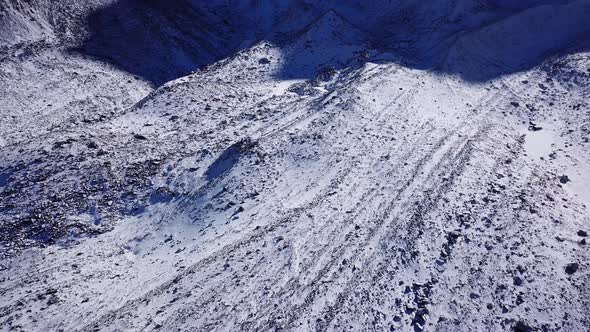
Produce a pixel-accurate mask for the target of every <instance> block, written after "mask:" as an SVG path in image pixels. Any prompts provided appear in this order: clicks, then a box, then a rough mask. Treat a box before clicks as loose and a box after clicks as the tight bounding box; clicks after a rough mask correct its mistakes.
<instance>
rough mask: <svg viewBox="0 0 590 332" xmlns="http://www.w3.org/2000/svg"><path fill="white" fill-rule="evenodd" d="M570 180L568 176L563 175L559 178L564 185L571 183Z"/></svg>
mask: <svg viewBox="0 0 590 332" xmlns="http://www.w3.org/2000/svg"><path fill="white" fill-rule="evenodd" d="M570 181H571V180H570V178H569V177H568V176H567V175H562V176H560V177H559V182H560V183H562V184H566V183H568V182H570Z"/></svg>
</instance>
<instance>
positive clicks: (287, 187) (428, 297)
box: [0, 0, 590, 331]
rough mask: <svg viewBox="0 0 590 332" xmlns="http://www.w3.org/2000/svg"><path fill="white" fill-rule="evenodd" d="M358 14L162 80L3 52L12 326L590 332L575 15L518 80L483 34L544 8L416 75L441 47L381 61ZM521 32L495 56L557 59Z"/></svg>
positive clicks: (41, 47)
mask: <svg viewBox="0 0 590 332" xmlns="http://www.w3.org/2000/svg"><path fill="white" fill-rule="evenodd" d="M465 2H466V1H464V2H456V3H455V5H456V6H455V7H454V9H453V10H454V11H455V12H456V17H459V18H460V17H462V16H461V13H462V12H461V10H462V9H461V7H460V6H459V4H461V3H465ZM533 2H534V1H533ZM533 2H531V3H533ZM14 3H18V1H16V0H14ZM97 3H98V2H97ZM573 3H574V4H573V5H572V4H565V5H561V4H559V5H553V7H551V8H550V9H551V10H549V12H551V13H556V14H554V15H555V17H557V18H560V17H561V16H559V15H560V14H559V13H565V14H569V13H573V12H572V10H574V9H578V10H579V9H583V8H585V7H584V6H585V4H584V2H581V1H579V2H573ZM576 5H578V6H580V7H575V6H576ZM531 6H532V4H531ZM568 6H569V7H568ZM279 7H280V6H279ZM445 8H446V7H445ZM470 8H471V7H470ZM475 8H479V7H475ZM279 9H280V8H279ZM472 9H473V8H471V9H470V10H472ZM240 10H245V9H244V8H240ZM281 10H282V9H281ZM348 10H351V9H350V8H348V7H343V8H339V9H338V10H332V11H327V12H325V13H323V14H321V15H318V17H317V19H314V20H313V21H312V22H309V23H308V24H301V23H297V24H295V23H294V25H296V26H297V27H298V28H297V29H299V26H303V28H301V29H302V30H297V31H299V32H298V33H293V34H289V35H288V38H287V37H285V38H284V39H285V40H283V39H281V40H278V39H277V38H268V39H269V40H266V41H259V42H258V41H254V42H253V43H252V45H249V46H247V47H241V50H240V51H238V52H237V53H235V54H234V55H231V56H228V57H224V58H223V59H221V60H219V61H216V62H213V63H211V64H209V65H207V66H201V67H200V70H197V71H195V72H194V73H192V74H190V75H187V76H182V77H179V78H177V79H175V80H172V81H170V82H168V83H165V84H163V85H158V84H157V83H156V82H157V79H156V78H154V77H156V76H150V77H146V76H142V75H140V74H141V73H142V72H143V71H136V72H130V71H129V70H128V68H126V67H125V66H122V65H121V62H116V63H115V64H113V62H109V61H106V60H105V59H104V58H100V57H99V58H97V57H95V56H94V55H92V56H91V55H88V54H82V53H76V52H71V49H72V47H71V44H69V43H68V42H65V41H64V40H65V39H63V38H61V37H43V38H45V39H43V40H44V42H40V41H35V42H33V41H28V42H27V41H25V42H22V41H19V44H15V45H11V46H6V47H5V48H4V49H3V51H2V54H1V57H2V58H1V59H2V60H1V62H0V78H2V80H3V81H4V82H7V83H9V84H2V85H1V86H0V95H1V96H2V98H3V100H5V101H7V102H6V103H3V105H4V106H3V109H1V110H0V111H1V114H2V116H3V121H2V122H1V123H0V149H1V153H2V156H3V158H0V234H1V238H0V246H1V248H2V250H1V254H2V260H0V299H1V300H0V326H1V328H0V329H2V330H7V331H8V330H14V331H40V330H44V331H45V330H47V331H103V330H104V331H127V330H129V331H148V330H160V331H185V330H191V331H194V330H196V331H212V330H215V331H235V330H240V331H261V330H264V331H266V330H289V331H291V330H297V331H310V330H316V331H318V330H321V331H326V330H329V331H364V330H375V331H383V330H389V331H398V330H399V331H474V330H488V331H506V330H513V331H586V330H590V318H589V317H590V288H589V287H588V285H589V284H590V272H589V271H590V270H589V269H590V263H589V260H588V258H589V257H590V254H589V251H588V248H590V247H589V246H590V245H589V244H588V243H587V241H590V238H588V233H589V232H590V189H589V188H590V149H589V146H590V141H589V138H590V104H589V102H588V101H589V100H590V99H589V96H590V53H589V52H588V51H587V49H588V48H587V47H585V46H586V45H587V44H586V43H587V41H586V40H585V39H579V36H578V34H576V33H574V32H580V31H578V30H576V29H575V28H573V27H575V24H574V23H572V26H570V27H569V28H563V30H562V31H563V33H557V35H559V36H557V37H556V36H554V35H552V36H553V37H554V38H555V40H553V39H551V38H548V40H549V41H547V45H549V46H551V47H553V46H555V45H558V44H559V45H561V43H565V42H563V41H562V39H559V38H564V40H566V41H570V42H571V40H575V41H576V44H575V45H570V44H567V45H569V46H568V48H564V49H563V51H562V52H558V53H551V55H550V56H549V55H548V56H544V57H542V58H536V59H537V60H535V61H533V63H532V64H528V63H527V66H521V67H518V68H519V70H514V68H512V67H510V66H509V65H508V62H507V61H508V60H507V58H505V57H504V56H505V54H504V53H503V52H498V53H494V52H491V53H490V52H488V51H486V50H487V49H489V48H490V46H489V45H490V44H489V41H490V40H493V39H494V37H495V36H498V34H499V33H500V32H503V31H506V29H507V27H510V26H512V25H511V23H510V22H525V23H523V24H525V26H528V25H527V24H530V22H537V21H542V18H544V19H545V20H547V17H546V16H543V15H545V13H546V12H548V9H547V6H543V5H541V4H538V6H532V7H531V8H528V9H526V8H525V9H523V8H519V9H518V10H519V11H518V14H514V13H512V12H511V13H512V14H511V15H512V16H511V15H508V14H507V13H506V12H504V11H501V14H494V15H496V16H494V18H495V19H498V20H499V21H493V22H494V23H493V24H490V25H486V26H485V27H480V28H478V29H473V31H475V32H470V33H465V32H462V33H461V35H455V34H453V35H452V36H454V38H455V37H456V42H455V43H452V44H446V43H447V42H448V40H447V39H445V42H443V43H441V44H440V45H439V46H440V47H442V48H444V49H445V50H447V53H445V56H438V57H436V58H441V59H442V60H443V62H440V63H436V65H434V64H433V63H431V64H432V66H430V67H428V68H426V67H425V66H424V63H423V62H421V63H412V62H411V61H410V60H408V59H411V58H408V56H407V55H408V54H416V53H412V52H413V51H415V50H414V49H413V48H412V47H418V46H420V45H421V43H428V42H430V41H428V38H426V39H416V40H414V41H413V42H412V44H411V45H405V44H404V43H403V41H400V40H398V41H397V42H396V43H395V45H396V46H397V47H398V48H400V49H402V51H403V52H402V51H400V50H399V49H383V48H382V47H380V46H379V45H377V44H375V43H374V42H372V41H370V40H369V39H368V38H366V33H367V32H366V31H364V29H362V28H361V27H359V25H358V24H356V23H355V21H354V18H350V17H349V16H347V14H346V13H347V11H348ZM392 10H393V9H392ZM415 10H417V9H415ZM478 10H482V9H478ZM504 10H508V9H504ZM511 10H513V9H511ZM482 12H483V13H484V14H482V17H487V16H489V15H488V14H485V13H487V11H482ZM281 13H282V12H281ZM406 13H407V12H403V13H402V14H400V16H395V17H396V18H399V19H400V20H401V19H403V17H404V15H406ZM409 13H412V12H409ZM420 13H422V12H420ZM414 14H416V12H414ZM518 15H521V16H518ZM580 15H582V16H580ZM578 16H579V17H583V14H579V15H578ZM578 16H576V15H567V17H568V20H570V21H572V22H575V20H576V17H578ZM280 17H281V18H282V17H285V16H284V15H283V14H281V15H280ZM555 17H553V18H552V19H553V20H556V18H555ZM459 18H457V19H459ZM500 18H501V19H500ZM550 18H551V17H550ZM461 20H464V19H461ZM434 21H435V22H438V21H437V20H434ZM466 21H469V20H468V19H465V20H464V21H461V22H466ZM507 22H508V23H507ZM281 24H282V25H280V29H279V28H276V29H278V30H281V31H282V30H284V29H286V28H285V26H288V24H286V23H281ZM453 24H455V23H453ZM457 24H459V23H457ZM460 24H463V23H460ZM464 24H466V25H473V24H474V23H473V22H471V23H469V22H468V23H464ZM556 24H557V23H555V21H548V23H546V26H547V29H553V28H552V26H553V25H556ZM449 26H450V27H454V25H449ZM513 28H514V27H513ZM516 28H518V29H521V28H522V27H518V26H517V27H516ZM516 28H515V29H516ZM449 29H450V28H449ZM539 29H541V30H542V28H539ZM568 29H569V30H568ZM278 30H277V31H278ZM566 30H567V31H566ZM35 31H37V30H35ZM420 31H422V30H420ZM437 31H440V29H439V30H437ZM470 31H471V30H470ZM519 31H520V30H519ZM568 31H569V32H568ZM533 32H537V30H535V29H533ZM437 33H438V32H437ZM528 33H532V32H530V31H529V32H528ZM525 35H526V33H524V32H523V33H522V34H514V38H504V39H503V40H502V41H498V43H500V44H499V45H500V46H502V45H505V44H510V43H512V42H513V44H514V45H524V46H522V47H521V48H517V50H516V51H515V50H514V49H513V50H512V51H513V52H512V53H513V54H517V53H518V54H521V53H522V52H524V51H525V50H526V51H527V52H528V53H526V54H545V51H546V49H549V48H551V47H549V46H547V45H545V46H546V47H545V48H544V47H543V46H538V45H537V44H539V43H540V41H539V40H537V41H536V43H532V45H533V46H534V47H533V48H531V45H530V44H531V43H528V44H527V43H524V42H523V41H524V40H525V38H524V36H525ZM24 36H26V33H25V34H24ZM52 36H53V35H52ZM429 36H431V37H432V35H429ZM572 36H574V37H575V38H574V37H572ZM558 37H559V38H558ZM570 37H572V38H574V39H569V38H570ZM224 38H225V37H224ZM432 38H434V37H432ZM496 39H497V38H496ZM48 40H49V41H48ZM224 40H231V38H229V37H227V38H225V39H224ZM385 40H387V39H385ZM481 41H484V42H485V43H484V44H485V47H484V46H482V48H477V45H479V44H478V43H480V42H481ZM44 43H45V44H44ZM411 46H412V47H411ZM437 51H438V49H437ZM519 52H520V53H519ZM535 52H536V53H535ZM421 54H422V55H423V56H424V57H425V58H426V57H428V56H431V55H432V54H430V53H428V52H426V53H421ZM433 54H434V53H433ZM522 54H524V53H522ZM484 55H485V56H484ZM208 56H209V55H208ZM209 57H211V56H209ZM511 59H512V58H511ZM521 60H522V59H521V58H519V59H518V61H521ZM512 64H513V63H512ZM506 68H509V70H508V69H506ZM178 70H180V69H178ZM33 77H34V79H33ZM157 77H158V79H160V78H162V77H165V75H164V76H158V75H157ZM27 78H30V79H27Z"/></svg>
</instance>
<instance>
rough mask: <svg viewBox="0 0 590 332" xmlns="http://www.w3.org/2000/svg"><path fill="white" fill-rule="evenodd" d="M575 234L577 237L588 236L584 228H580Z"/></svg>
mask: <svg viewBox="0 0 590 332" xmlns="http://www.w3.org/2000/svg"><path fill="white" fill-rule="evenodd" d="M577 234H578V236H579V237H586V236H588V232H586V231H585V230H582V229H580V230H579V231H578V233H577Z"/></svg>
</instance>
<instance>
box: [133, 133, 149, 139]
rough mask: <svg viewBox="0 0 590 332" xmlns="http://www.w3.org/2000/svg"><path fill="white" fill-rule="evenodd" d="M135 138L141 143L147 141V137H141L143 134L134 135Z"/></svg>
mask: <svg viewBox="0 0 590 332" xmlns="http://www.w3.org/2000/svg"><path fill="white" fill-rule="evenodd" d="M133 138H135V139H136V140H140V141H145V140H147V137H145V136H143V135H141V134H134V135H133Z"/></svg>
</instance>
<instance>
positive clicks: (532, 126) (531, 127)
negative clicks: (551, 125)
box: [529, 121, 543, 131]
mask: <svg viewBox="0 0 590 332" xmlns="http://www.w3.org/2000/svg"><path fill="white" fill-rule="evenodd" d="M540 130H543V127H539V126H537V125H536V124H535V123H534V122H532V121H529V131H540Z"/></svg>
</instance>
